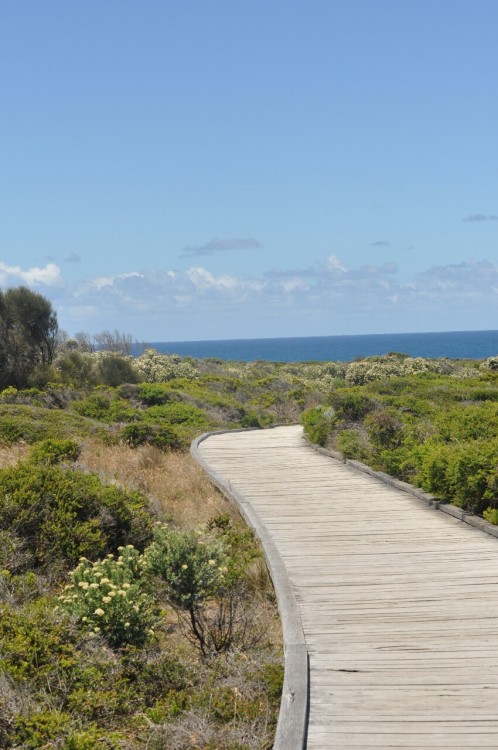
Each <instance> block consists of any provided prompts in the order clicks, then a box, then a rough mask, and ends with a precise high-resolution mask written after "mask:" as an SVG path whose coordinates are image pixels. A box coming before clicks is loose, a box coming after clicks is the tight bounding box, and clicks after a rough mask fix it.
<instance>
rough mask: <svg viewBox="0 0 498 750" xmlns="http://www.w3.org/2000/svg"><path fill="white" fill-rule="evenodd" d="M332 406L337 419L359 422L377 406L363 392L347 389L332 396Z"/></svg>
mask: <svg viewBox="0 0 498 750" xmlns="http://www.w3.org/2000/svg"><path fill="white" fill-rule="evenodd" d="M332 406H333V407H334V409H335V415H336V417H337V419H342V420H344V421H347V422H359V421H361V420H362V419H363V418H364V417H365V416H366V415H367V414H368V412H370V411H372V409H374V408H375V403H374V402H373V401H372V400H371V399H370V398H368V396H365V395H364V394H363V393H356V392H351V391H349V392H348V391H346V392H344V393H339V392H337V393H335V394H334V395H333V396H332Z"/></svg>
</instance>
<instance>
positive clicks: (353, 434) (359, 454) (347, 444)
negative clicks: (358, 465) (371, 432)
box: [337, 430, 369, 461]
mask: <svg viewBox="0 0 498 750" xmlns="http://www.w3.org/2000/svg"><path fill="white" fill-rule="evenodd" d="M337 448H338V449H339V450H340V452H341V453H342V455H343V456H344V458H353V459H355V460H356V461H365V460H367V458H368V456H369V451H368V447H367V445H366V443H365V439H364V437H363V436H362V435H361V434H360V433H359V431H358V430H342V431H341V432H339V434H338V436H337Z"/></svg>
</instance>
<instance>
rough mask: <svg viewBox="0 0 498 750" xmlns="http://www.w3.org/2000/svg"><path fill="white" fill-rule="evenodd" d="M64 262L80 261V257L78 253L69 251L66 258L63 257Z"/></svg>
mask: <svg viewBox="0 0 498 750" xmlns="http://www.w3.org/2000/svg"><path fill="white" fill-rule="evenodd" d="M64 263H81V258H80V256H79V255H78V253H70V254H69V255H68V256H67V258H64Z"/></svg>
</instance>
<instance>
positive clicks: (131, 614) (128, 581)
mask: <svg viewBox="0 0 498 750" xmlns="http://www.w3.org/2000/svg"><path fill="white" fill-rule="evenodd" d="M118 551H119V553H120V554H119V556H118V557H117V558H115V557H114V556H113V555H112V554H109V555H108V556H107V558H105V559H104V560H98V561H97V562H95V563H91V562H90V561H89V560H87V559H86V558H81V560H80V563H79V565H78V566H77V568H76V569H75V570H74V571H72V572H71V573H70V574H69V575H70V577H71V583H70V584H68V585H67V586H66V587H65V591H64V594H62V595H61V596H60V597H59V599H60V601H61V604H62V606H63V607H64V608H66V609H67V610H68V611H69V612H70V613H71V614H73V615H76V617H77V618H78V620H79V622H80V623H82V625H83V626H84V627H85V628H88V631H89V633H90V634H92V635H93V634H99V635H101V636H102V637H104V638H105V639H106V640H107V641H108V642H109V644H110V645H111V646H113V647H120V646H123V645H125V644H133V645H135V646H141V645H143V644H144V643H145V641H146V640H147V639H148V638H149V637H150V635H152V634H153V630H151V628H152V626H153V625H154V624H155V623H156V620H157V615H158V612H157V607H156V606H155V604H154V601H153V599H152V597H151V596H150V595H149V594H147V593H146V591H145V588H144V582H143V578H142V568H143V564H144V560H143V557H142V555H141V554H140V553H139V551H138V550H137V549H136V548H135V547H133V545H132V544H128V545H126V547H120V548H119V550H118Z"/></svg>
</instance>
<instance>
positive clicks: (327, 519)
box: [196, 426, 498, 750]
mask: <svg viewBox="0 0 498 750" xmlns="http://www.w3.org/2000/svg"><path fill="white" fill-rule="evenodd" d="M196 450H197V451H198V455H199V457H200V459H201V460H202V462H203V464H204V465H205V466H207V467H209V470H210V472H211V473H212V474H213V475H215V476H216V477H217V479H218V481H219V482H220V483H221V486H224V487H227V488H228V489H229V490H230V491H231V493H232V494H234V495H235V496H236V499H238V501H239V502H241V503H242V504H243V510H244V511H245V514H246V515H247V513H248V512H249V513H253V514H254V517H255V518H256V520H257V523H258V524H259V525H260V527H261V529H262V530H263V536H265V537H266V541H267V542H268V543H270V544H272V545H274V548H275V550H276V554H277V556H278V559H279V560H281V561H283V564H284V565H285V571H286V573H287V576H288V580H289V581H290V586H291V589H292V592H291V594H292V595H293V597H294V598H295V601H296V602H297V607H298V609H299V613H300V616H301V621H302V626H303V631H304V640H305V645H304V644H303V648H305V649H307V651H308V653H309V680H310V683H309V695H310V704H309V721H308V737H307V745H306V746H307V748H308V750H328V749H329V748H339V749H340V750H347V749H349V748H355V749H358V748H362V750H374V749H378V748H386V750H387V749H388V748H389V749H390V748H404V749H405V750H406V749H409V750H422V749H427V748H432V749H433V750H436V749H438V748H454V749H455V750H464V749H466V748H477V747H481V748H498V715H497V706H498V596H497V593H498V541H497V540H496V539H495V538H494V537H491V536H487V535H485V534H483V533H482V532H481V531H479V530H478V529H475V528H472V527H471V526H468V525H465V524H463V523H461V522H460V521H459V520H457V519H455V518H453V517H451V516H449V515H445V514H442V513H439V512H438V511H437V510H435V509H434V508H431V507H429V506H427V505H426V504H424V503H423V502H422V501H420V500H417V499H416V498H414V497H411V496H410V495H407V494H406V493H405V492H402V491H400V490H399V489H395V488H393V487H389V486H386V485H385V484H383V483H382V482H380V481H379V480H378V479H375V478H374V477H371V476H368V475H367V474H364V473H361V472H359V471H357V470H356V469H354V468H353V467H351V466H346V465H344V464H343V463H341V462H339V461H336V460H334V459H332V458H330V457H328V456H324V455H321V454H320V453H317V452H315V451H313V450H312V449H311V448H309V447H307V446H306V445H305V443H304V440H303V437H302V431H301V428H300V427H297V426H293V427H279V428H275V429H272V430H264V431H251V432H239V433H235V434H234V433H226V434H220V435H213V436H211V437H208V438H207V439H205V440H203V441H202V442H201V443H200V444H199V445H198V446H197V449H196ZM249 520H250V519H249ZM283 577H284V578H285V573H284V574H283ZM276 587H277V588H278V581H277V583H276ZM302 650H303V649H302ZM298 747H299V745H296V744H286V745H285V744H283V745H281V746H280V749H279V750H283V749H284V750H295V749H296V750H297V748H298Z"/></svg>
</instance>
